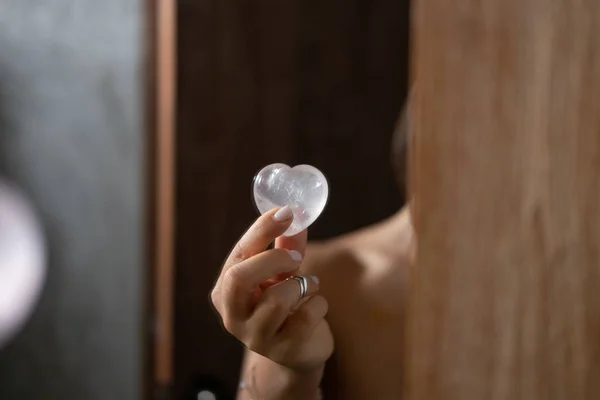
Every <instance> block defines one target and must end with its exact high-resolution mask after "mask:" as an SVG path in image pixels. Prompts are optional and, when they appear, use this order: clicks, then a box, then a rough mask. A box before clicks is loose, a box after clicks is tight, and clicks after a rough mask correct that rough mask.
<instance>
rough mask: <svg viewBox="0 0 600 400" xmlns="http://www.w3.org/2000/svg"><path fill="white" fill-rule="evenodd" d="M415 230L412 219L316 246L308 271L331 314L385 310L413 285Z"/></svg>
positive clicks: (403, 217) (308, 258) (304, 268)
mask: <svg viewBox="0 0 600 400" xmlns="http://www.w3.org/2000/svg"><path fill="white" fill-rule="evenodd" d="M411 238H412V228H411V225H410V224H408V223H407V219H406V214H398V215H397V216H396V217H394V218H391V219H389V220H387V221H384V222H382V223H380V224H375V225H372V226H370V227H367V228H364V229H361V230H358V231H355V232H352V233H349V234H347V235H343V236H340V237H337V238H334V239H331V240H327V241H323V242H311V243H310V244H309V246H308V248H307V251H306V256H305V260H304V262H303V266H302V272H303V273H305V274H312V275H316V276H317V277H318V278H319V280H320V282H321V284H320V292H321V294H323V295H324V296H325V297H326V298H327V300H328V301H329V304H330V310H331V311H334V312H336V311H337V312H342V311H346V310H348V309H349V308H348V307H350V306H352V310H357V307H358V308H376V309H385V308H387V306H386V304H389V302H390V299H395V298H397V297H398V296H399V293H401V292H403V289H404V288H405V287H406V283H407V280H408V275H409V270H408V266H409V264H410V261H409V258H410V255H409V253H410V249H411V245H410V242H411V240H412V239H411Z"/></svg>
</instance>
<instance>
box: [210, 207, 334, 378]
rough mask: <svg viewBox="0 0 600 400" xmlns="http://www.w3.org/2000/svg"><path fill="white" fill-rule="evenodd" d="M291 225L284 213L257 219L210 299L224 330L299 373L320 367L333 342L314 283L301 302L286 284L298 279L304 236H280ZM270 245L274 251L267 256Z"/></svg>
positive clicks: (295, 283)
mask: <svg viewBox="0 0 600 400" xmlns="http://www.w3.org/2000/svg"><path fill="white" fill-rule="evenodd" d="M292 219H293V215H292V212H291V210H290V208H289V207H284V208H281V209H279V210H277V209H275V210H272V211H270V212H268V213H265V214H264V215H262V216H261V217H259V218H258V219H257V220H256V222H255V223H254V224H253V225H252V226H251V227H250V229H248V231H247V232H246V233H245V234H244V236H243V237H242V238H241V239H240V241H239V242H238V243H237V244H236V245H235V247H234V249H233V251H232V252H231V254H230V255H229V257H228V258H227V260H226V261H225V264H224V265H223V268H222V270H221V274H220V276H219V278H218V280H217V283H216V284H215V287H214V288H213V290H212V293H211V299H212V302H213V304H214V306H215V308H216V309H217V311H218V312H219V314H220V315H221V317H222V320H223V324H224V326H225V329H227V330H228V331H229V332H230V333H231V334H233V335H234V336H235V337H237V338H238V339H239V340H240V341H242V342H243V343H244V344H245V345H246V346H247V347H248V348H249V349H250V350H252V351H254V352H255V353H258V354H261V355H262V356H264V357H267V358H269V359H271V360H272V361H274V362H276V363H278V364H280V365H283V366H285V367H288V368H290V369H292V370H295V371H298V372H304V371H313V370H317V369H319V368H322V367H323V365H324V363H325V361H326V360H327V359H328V358H329V357H330V356H331V354H332V352H333V336H332V335H331V331H330V329H329V325H328V324H327V322H326V321H325V319H324V317H325V315H326V314H327V308H328V304H327V301H326V300H325V298H324V297H322V296H319V295H318V294H317V292H318V289H319V283H318V279H317V278H316V277H314V276H308V277H307V278H308V279H307V281H308V292H307V294H306V296H305V297H304V298H303V299H300V294H301V287H300V284H299V282H298V281H297V280H295V279H288V280H286V278H288V277H290V276H292V275H294V274H299V273H298V270H299V268H300V264H301V262H302V258H303V256H304V250H305V248H306V231H304V232H302V233H299V234H298V235H296V236H294V237H283V236H281V235H282V234H283V233H284V232H285V231H286V230H287V228H288V227H289V226H290V225H291V223H292ZM274 240H275V248H274V249H271V250H266V248H267V247H268V246H269V244H270V243H272V242H273V241H274Z"/></svg>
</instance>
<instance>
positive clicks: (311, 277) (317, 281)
mask: <svg viewBox="0 0 600 400" xmlns="http://www.w3.org/2000/svg"><path fill="white" fill-rule="evenodd" d="M308 277H309V278H310V279H312V280H313V282H314V283H316V284H317V285H318V284H319V278H317V277H316V276H314V275H309V276H308Z"/></svg>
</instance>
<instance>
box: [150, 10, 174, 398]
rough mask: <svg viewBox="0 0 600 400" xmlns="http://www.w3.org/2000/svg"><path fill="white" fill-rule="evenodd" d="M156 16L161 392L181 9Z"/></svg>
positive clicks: (167, 365)
mask: <svg viewBox="0 0 600 400" xmlns="http://www.w3.org/2000/svg"><path fill="white" fill-rule="evenodd" d="M153 6H154V7H155V8H154V12H155V15H156V22H155V23H156V30H155V32H156V33H155V35H156V36H155V47H154V52H153V54H154V55H155V58H154V59H153V60H152V61H153V63H154V66H155V71H156V78H155V79H156V82H155V83H156V92H155V110H156V112H155V120H154V123H155V124H156V136H155V138H154V139H155V141H154V144H155V146H154V148H153V155H154V159H155V163H156V165H155V185H154V190H155V191H154V193H152V195H153V197H154V201H155V203H154V211H155V218H156V220H155V226H154V228H155V229H154V231H153V234H154V235H153V237H152V239H153V241H154V244H155V247H154V257H155V258H154V260H155V274H154V288H155V292H154V296H153V298H154V312H155V314H154V317H155V328H156V330H155V337H154V338H155V340H154V348H153V364H154V365H153V367H154V370H153V376H154V381H155V384H156V385H157V386H158V388H159V389H160V390H162V391H164V390H168V388H170V387H171V385H172V383H173V374H174V371H173V325H174V318H173V312H174V310H173V308H174V306H173V304H174V294H173V293H174V292H173V290H174V287H173V286H174V283H173V281H174V274H175V261H174V259H175V255H174V241H175V239H176V238H175V235H174V234H175V210H174V205H175V107H176V104H175V88H176V71H175V69H176V65H177V53H176V49H175V46H176V10H177V8H176V4H175V1H174V0H154V3H153Z"/></svg>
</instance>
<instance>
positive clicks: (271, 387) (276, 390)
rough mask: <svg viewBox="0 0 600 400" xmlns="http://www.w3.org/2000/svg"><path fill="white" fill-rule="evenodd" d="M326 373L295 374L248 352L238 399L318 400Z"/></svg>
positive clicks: (321, 369)
mask: <svg viewBox="0 0 600 400" xmlns="http://www.w3.org/2000/svg"><path fill="white" fill-rule="evenodd" d="M323 370H324V367H322V368H319V369H317V370H315V371H309V372H301V373H300V372H295V371H293V370H291V369H289V368H286V367H284V366H282V365H279V364H277V363H275V362H273V361H271V360H269V359H268V358H265V357H263V356H261V355H259V354H256V353H254V352H251V351H249V350H247V351H246V354H245V357H244V364H243V367H242V374H241V382H240V390H239V391H238V396H237V400H284V399H285V400H317V399H319V398H320V392H319V386H320V384H321V378H322V377H323Z"/></svg>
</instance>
